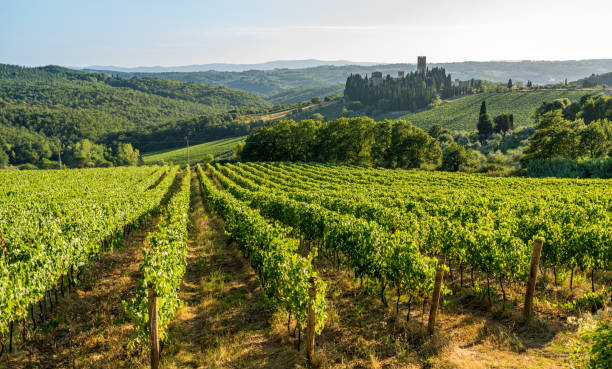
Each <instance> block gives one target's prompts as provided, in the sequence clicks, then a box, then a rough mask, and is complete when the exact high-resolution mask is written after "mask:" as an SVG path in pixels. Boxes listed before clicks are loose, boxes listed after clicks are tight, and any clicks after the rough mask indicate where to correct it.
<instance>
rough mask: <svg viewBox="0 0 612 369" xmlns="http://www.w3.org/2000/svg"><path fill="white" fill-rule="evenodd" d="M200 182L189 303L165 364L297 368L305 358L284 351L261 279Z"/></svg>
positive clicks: (195, 190) (187, 282)
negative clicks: (204, 199)
mask: <svg viewBox="0 0 612 369" xmlns="http://www.w3.org/2000/svg"><path fill="white" fill-rule="evenodd" d="M200 196H201V195H200V188H199V184H198V182H197V178H196V177H195V176H194V178H193V180H192V199H191V220H192V228H191V230H190V242H189V254H188V267H187V273H186V275H185V277H184V280H183V288H182V289H181V299H182V300H183V301H184V302H185V306H184V307H183V309H181V310H180V311H179V314H178V315H177V317H176V319H175V320H174V322H173V324H172V325H171V326H170V334H169V340H168V343H167V345H166V348H165V350H164V352H162V354H163V358H162V362H163V364H164V367H167V368H291V367H297V366H299V365H303V358H301V356H300V355H298V354H297V352H296V350H295V349H294V348H293V347H292V346H291V345H284V344H283V343H282V338H281V337H280V336H278V335H276V334H275V333H274V329H273V328H272V329H271V327H270V324H269V322H270V321H273V320H274V317H273V316H272V315H271V313H270V312H269V311H267V309H266V305H265V303H264V300H263V295H262V290H261V288H260V287H259V285H258V283H257V280H256V274H255V273H254V272H253V270H252V269H251V268H250V266H249V264H248V261H247V260H245V259H244V258H243V257H242V256H241V255H240V252H239V251H238V249H237V246H236V245H235V244H233V243H232V244H229V245H228V240H227V238H226V236H225V234H224V231H223V220H222V219H220V218H218V217H214V216H213V215H212V214H211V212H210V211H209V209H207V208H205V207H204V205H203V203H202V200H201V197H200Z"/></svg>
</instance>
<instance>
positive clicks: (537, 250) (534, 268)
mask: <svg viewBox="0 0 612 369" xmlns="http://www.w3.org/2000/svg"><path fill="white" fill-rule="evenodd" d="M541 254H542V240H540V239H537V240H535V243H534V244H533V253H532V254H531V270H530V272H529V281H528V283H527V293H525V308H524V310H523V318H524V319H525V320H526V321H527V320H529V319H531V313H532V311H533V294H534V292H535V285H536V278H537V277H538V264H539V263H540V255H541Z"/></svg>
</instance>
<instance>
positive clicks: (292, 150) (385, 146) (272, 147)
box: [238, 117, 442, 168]
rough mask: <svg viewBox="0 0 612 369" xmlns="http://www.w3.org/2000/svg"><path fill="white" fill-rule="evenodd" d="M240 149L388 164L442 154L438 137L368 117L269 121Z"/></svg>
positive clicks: (255, 157)
mask: <svg viewBox="0 0 612 369" xmlns="http://www.w3.org/2000/svg"><path fill="white" fill-rule="evenodd" d="M238 151H239V156H240V158H241V159H242V160H245V161H302V162H310V161H318V162H332V163H348V164H358V165H368V166H370V165H374V166H381V167H386V168H419V167H422V166H427V165H437V164H438V163H439V161H440V158H441V155H442V151H441V149H440V145H439V143H438V141H437V140H436V139H434V138H432V137H431V136H430V135H428V134H427V133H426V132H424V131H423V130H422V129H420V128H418V127H416V126H414V125H412V124H411V123H409V122H406V121H403V120H397V121H391V120H385V121H383V122H375V121H374V120H373V119H371V118H368V117H357V118H339V119H337V120H332V121H328V122H320V121H315V120H310V119H308V120H303V121H301V122H295V121H293V120H282V121H277V122H272V123H268V124H266V125H264V126H263V127H261V128H259V129H257V130H255V131H254V132H253V133H251V134H250V135H249V136H248V137H247V139H246V141H245V143H244V146H243V147H241V148H240V149H239V150H238Z"/></svg>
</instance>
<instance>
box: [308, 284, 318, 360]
mask: <svg viewBox="0 0 612 369" xmlns="http://www.w3.org/2000/svg"><path fill="white" fill-rule="evenodd" d="M316 280H317V278H316V277H310V279H309V280H308V282H310V288H309V289H308V295H309V296H310V302H309V304H308V331H307V337H306V358H307V359H308V362H309V363H312V362H313V360H314V351H315V325H316V324H315V321H316V320H315V310H314V306H315V299H316V296H317V290H316V288H317V287H316V286H315V282H316Z"/></svg>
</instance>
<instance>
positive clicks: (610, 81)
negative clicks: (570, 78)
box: [571, 72, 612, 87]
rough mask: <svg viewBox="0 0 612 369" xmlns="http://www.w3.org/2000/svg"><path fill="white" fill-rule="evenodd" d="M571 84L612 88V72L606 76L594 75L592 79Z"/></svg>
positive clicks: (588, 78)
mask: <svg viewBox="0 0 612 369" xmlns="http://www.w3.org/2000/svg"><path fill="white" fill-rule="evenodd" d="M571 84H572V85H577V86H582V87H595V86H612V72H611V73H605V74H593V75H591V76H590V77H587V78H583V79H580V80H578V81H576V82H572V83H571Z"/></svg>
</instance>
